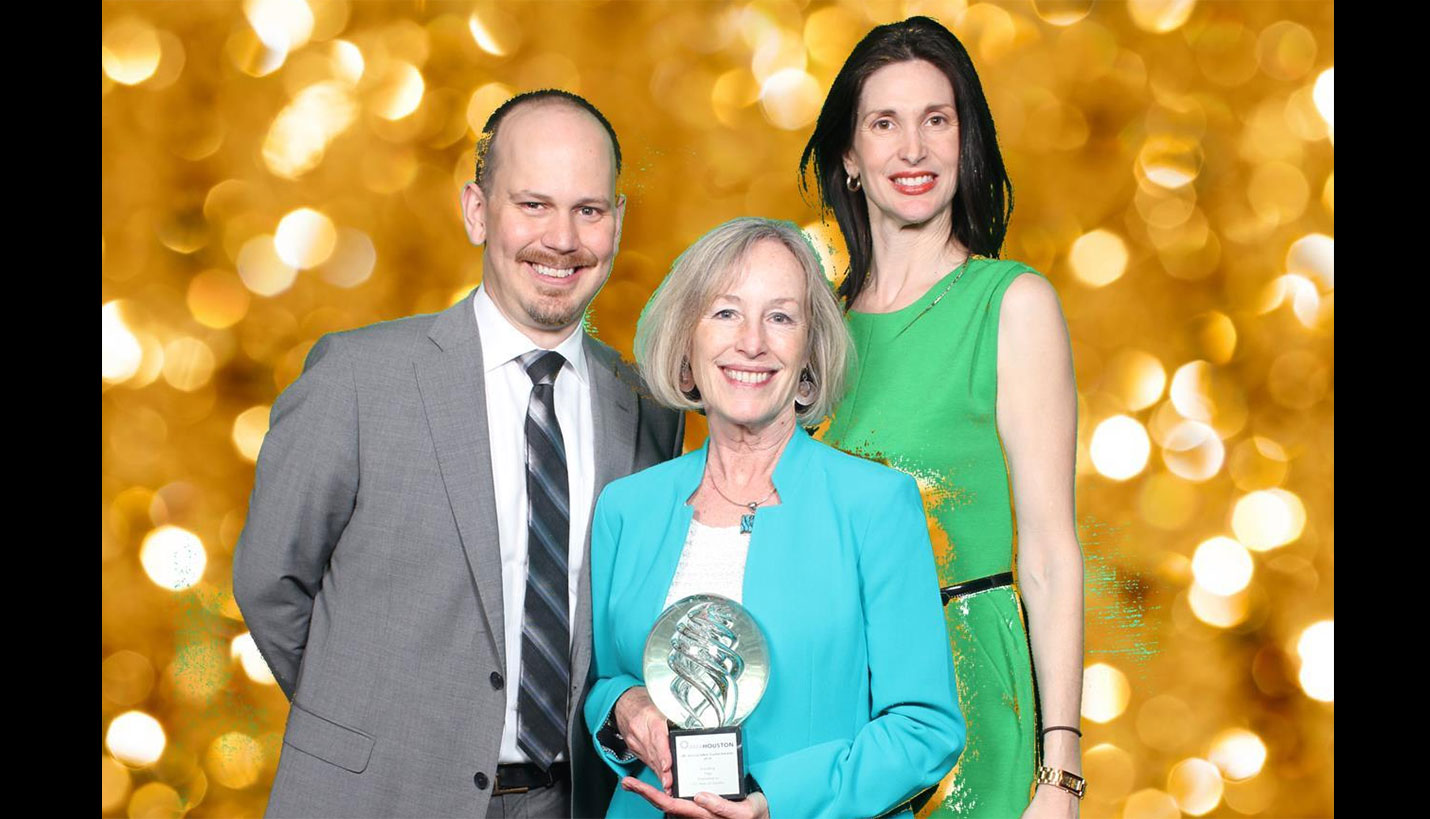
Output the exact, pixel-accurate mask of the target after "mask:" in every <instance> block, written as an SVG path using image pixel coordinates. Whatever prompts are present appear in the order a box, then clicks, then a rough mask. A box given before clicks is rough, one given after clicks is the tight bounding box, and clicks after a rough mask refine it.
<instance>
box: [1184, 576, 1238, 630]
mask: <svg viewBox="0 0 1430 819" xmlns="http://www.w3.org/2000/svg"><path fill="white" fill-rule="evenodd" d="M1187 605H1189V606H1190V607H1191V609H1192V614H1194V615H1195V616H1196V618H1197V619H1198V620H1200V621H1202V622H1203V623H1206V624H1207V625H1209V626H1216V627H1217V628H1232V627H1234V626H1239V625H1241V624H1242V623H1243V622H1245V620H1246V617H1247V615H1248V614H1250V613H1251V596H1250V594H1249V593H1248V592H1247V591H1246V590H1242V591H1239V592H1236V593H1235V594H1231V595H1221V594H1217V593H1216V592H1212V591H1208V590H1207V589H1205V588H1203V587H1202V585H1201V584H1200V583H1193V584H1192V587H1191V588H1190V589H1188V590H1187Z"/></svg>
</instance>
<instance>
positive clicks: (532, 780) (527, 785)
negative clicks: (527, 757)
mask: <svg viewBox="0 0 1430 819" xmlns="http://www.w3.org/2000/svg"><path fill="white" fill-rule="evenodd" d="M570 778H571V763H570V762H553V763H551V769H550V770H542V769H541V768H539V767H537V766H536V765H534V764H532V763H530V762H522V763H519V764H513V765H498V766H497V781H496V784H495V785H494V787H493V788H492V795H493V796H501V795H502V794H507V793H526V792H527V791H531V790H536V789H538V788H549V787H551V786H552V785H555V784H556V783H557V782H565V781H566V780H568V779H570Z"/></svg>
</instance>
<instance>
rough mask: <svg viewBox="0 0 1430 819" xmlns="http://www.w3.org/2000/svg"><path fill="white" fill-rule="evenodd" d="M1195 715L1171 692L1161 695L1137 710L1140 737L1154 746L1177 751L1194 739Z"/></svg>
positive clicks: (1162, 749) (1159, 748) (1168, 751)
mask: <svg viewBox="0 0 1430 819" xmlns="http://www.w3.org/2000/svg"><path fill="white" fill-rule="evenodd" d="M1196 722H1197V719H1196V715H1195V714H1194V713H1193V712H1192V709H1191V707H1190V706H1188V705H1187V704H1186V703H1185V702H1183V701H1181V700H1179V699H1177V698H1176V697H1174V696H1172V695H1171V694H1158V695H1157V696H1155V697H1152V698H1151V699H1149V700H1147V701H1146V702H1145V703H1143V704H1142V707H1141V708H1139V709H1137V736H1138V737H1139V738H1141V740H1142V741H1143V742H1145V743H1147V745H1149V746H1150V747H1152V748H1155V749H1157V750H1159V751H1163V752H1165V753H1176V752H1177V751H1178V750H1180V749H1181V747H1182V746H1183V745H1185V744H1186V743H1187V741H1188V740H1189V739H1191V738H1192V734H1193V731H1194V725H1195V724H1196Z"/></svg>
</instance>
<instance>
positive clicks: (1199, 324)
mask: <svg viewBox="0 0 1430 819" xmlns="http://www.w3.org/2000/svg"><path fill="white" fill-rule="evenodd" d="M1192 334H1193V337H1194V338H1195V339H1196V341H1197V346H1198V347H1199V348H1200V349H1201V351H1202V354H1203V355H1205V356H1206V357H1207V359H1208V360H1210V361H1211V363H1213V364H1225V363H1227V362H1228V361H1230V360H1231V357H1232V354H1233V353H1235V352H1236V325H1235V324H1233V323H1232V320H1231V318H1230V317H1229V316H1227V314H1225V313H1223V312H1220V311H1218V310H1212V311H1209V312H1206V313H1202V314H1201V315H1199V316H1197V317H1196V318H1194V319H1192Z"/></svg>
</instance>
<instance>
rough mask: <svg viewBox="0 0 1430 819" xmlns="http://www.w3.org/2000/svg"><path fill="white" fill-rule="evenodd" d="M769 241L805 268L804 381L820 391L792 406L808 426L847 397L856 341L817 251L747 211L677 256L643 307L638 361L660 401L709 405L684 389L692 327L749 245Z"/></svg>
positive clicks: (788, 227)
mask: <svg viewBox="0 0 1430 819" xmlns="http://www.w3.org/2000/svg"><path fill="white" fill-rule="evenodd" d="M766 240H773V241H776V242H779V243H780V244H781V245H783V246H784V247H785V249H787V250H788V251H789V252H790V253H791V254H793V255H794V258H795V260H797V261H798V262H799V266H800V268H801V269H802V270H803V271H804V284H805V303H804V313H805V316H807V321H806V327H807V328H808V335H807V336H806V337H805V343H806V344H807V347H806V348H805V355H806V364H805V371H804V373H802V374H801V378H803V377H804V376H805V374H807V375H808V377H809V380H811V381H813V382H814V390H815V395H814V400H813V401H812V402H811V403H809V404H807V405H806V404H800V403H798V402H796V403H795V418H796V419H797V420H798V422H799V423H800V424H801V425H803V426H807V427H808V426H815V425H817V424H819V423H820V422H821V421H823V420H824V418H825V417H826V416H828V415H829V413H830V412H831V411H833V409H834V405H835V404H837V403H838V402H839V399H840V398H842V397H843V395H844V385H845V381H846V377H847V374H848V370H849V368H850V367H851V365H852V363H853V358H854V345H853V342H852V341H851V339H850V337H849V330H848V328H846V327H845V326H844V316H843V314H842V313H841V312H840V310H839V304H838V302H837V301H836V300H835V298H834V290H833V288H832V287H831V286H830V284H829V280H828V279H826V278H825V276H824V269H823V267H822V266H821V265H820V263H819V256H818V255H816V254H815V252H814V248H813V247H812V246H811V245H810V243H809V239H808V238H806V237H805V235H804V233H803V232H801V231H800V229H799V228H797V227H795V225H794V223H793V222H782V221H777V220H774V219H760V218H757V217H753V216H744V217H740V218H738V219H731V220H730V221H728V222H726V223H725V224H723V225H720V226H719V227H717V228H715V229H714V230H711V231H710V232H709V233H707V234H705V235H704V236H701V237H700V238H699V239H698V240H696V242H695V244H693V245H691V246H690V247H689V248H687V249H686V251H685V252H684V253H682V254H680V257H679V258H678V259H676V260H675V264H673V265H671V268H670V273H669V274H667V275H666V277H665V280H664V281H662V282H661V283H660V287H659V288H657V289H656V291H655V295H653V296H651V298H650V301H649V302H647V303H646V306H645V309H644V310H642V311H641V317H640V321H639V323H638V324H637V325H636V341H635V354H636V364H637V365H639V367H640V371H641V376H642V377H643V378H644V379H645V382H646V385H647V386H648V387H649V388H650V391H651V394H652V395H654V396H655V398H656V400H657V401H659V402H660V403H662V404H664V405H666V406H668V407H671V408H674V409H683V410H703V409H704V405H703V404H702V403H701V401H700V397H699V393H698V392H696V393H694V394H690V395H688V394H686V393H683V392H682V391H681V389H680V370H681V366H682V365H683V364H686V363H687V359H688V356H689V355H690V347H691V341H692V340H693V337H694V335H695V326H696V324H698V323H699V321H700V317H701V316H702V315H703V314H704V312H705V310H706V308H708V307H709V306H710V305H711V304H713V303H714V301H715V297H716V296H717V295H719V294H720V293H722V292H724V291H725V290H726V289H727V288H728V287H729V286H730V284H731V283H732V282H733V281H734V279H735V276H736V275H737V273H738V272H739V270H740V266H741V263H742V262H744V261H745V259H746V257H747V256H748V255H749V253H750V250H751V248H753V247H754V246H755V244H756V243H758V242H762V241H766Z"/></svg>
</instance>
